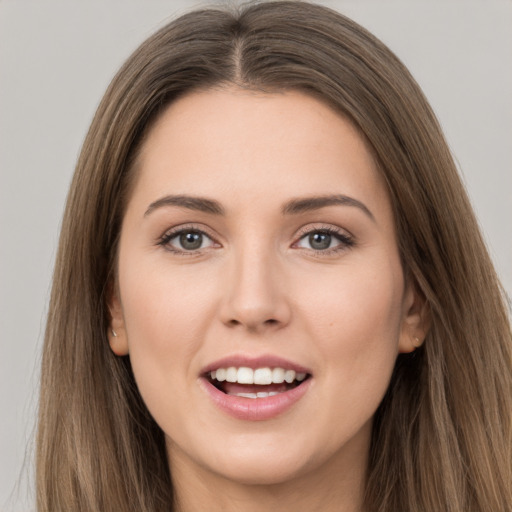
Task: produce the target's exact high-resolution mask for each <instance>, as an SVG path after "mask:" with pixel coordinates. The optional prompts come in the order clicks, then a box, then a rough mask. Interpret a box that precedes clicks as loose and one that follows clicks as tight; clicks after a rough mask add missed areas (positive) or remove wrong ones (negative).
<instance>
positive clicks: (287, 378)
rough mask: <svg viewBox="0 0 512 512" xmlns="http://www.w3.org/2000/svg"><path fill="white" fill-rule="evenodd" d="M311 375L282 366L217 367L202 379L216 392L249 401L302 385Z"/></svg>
mask: <svg viewBox="0 0 512 512" xmlns="http://www.w3.org/2000/svg"><path fill="white" fill-rule="evenodd" d="M310 377H311V374H309V373H307V372H304V371H296V370H293V369H290V368H286V367H281V366H275V367H270V366H264V367H260V368H250V367H248V366H240V367H236V366H227V367H218V368H216V369H214V370H211V371H208V372H206V374H205V375H204V378H205V379H206V380H208V382H209V383H210V384H211V385H212V386H214V387H215V388H216V389H217V390H219V391H221V392H222V393H224V394H226V395H229V396H236V397H240V398H248V399H263V398H270V397H274V396H277V395H280V394H282V393H286V392H288V391H291V390H293V389H295V388H297V387H299V386H301V385H303V384H304V383H305V382H306V381H307V380H308V379H310Z"/></svg>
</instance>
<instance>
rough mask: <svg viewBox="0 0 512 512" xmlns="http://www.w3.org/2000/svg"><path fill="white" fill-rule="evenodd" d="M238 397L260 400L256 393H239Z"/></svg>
mask: <svg viewBox="0 0 512 512" xmlns="http://www.w3.org/2000/svg"><path fill="white" fill-rule="evenodd" d="M236 396H241V397H242V398H258V396H257V394H256V393H237V394H236Z"/></svg>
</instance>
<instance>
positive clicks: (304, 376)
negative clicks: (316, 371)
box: [295, 373, 306, 382]
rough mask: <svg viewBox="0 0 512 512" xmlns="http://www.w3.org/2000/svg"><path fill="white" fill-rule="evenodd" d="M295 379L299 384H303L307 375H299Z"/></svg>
mask: <svg viewBox="0 0 512 512" xmlns="http://www.w3.org/2000/svg"><path fill="white" fill-rule="evenodd" d="M295 378H296V379H297V380H298V381H299V382H302V381H303V380H304V379H305V378H306V374H305V373H297V375H295Z"/></svg>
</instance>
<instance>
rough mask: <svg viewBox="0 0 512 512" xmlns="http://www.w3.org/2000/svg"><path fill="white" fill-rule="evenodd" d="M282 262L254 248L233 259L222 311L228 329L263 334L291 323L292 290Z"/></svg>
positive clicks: (266, 252)
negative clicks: (287, 282)
mask: <svg viewBox="0 0 512 512" xmlns="http://www.w3.org/2000/svg"><path fill="white" fill-rule="evenodd" d="M278 259H279V258H278V257H277V256H276V255H272V253H271V251H269V250H264V249H263V248H261V249H257V248H254V247H253V248H246V249H244V250H242V251H240V252H239V253H238V254H236V255H233V259H232V261H231V262H230V269H229V271H228V279H227V282H226V283H225V285H226V287H225V292H224V294H223V300H222V304H221V307H220V317H221V320H222V322H223V323H224V324H225V325H226V326H228V327H230V328H240V329H246V330H247V331H250V332H253V333H263V332H266V331H268V330H277V329H280V328H282V327H284V326H285V325H287V324H288V323H289V321H290V318H291V308H290V303H289V300H288V298H287V297H288V293H287V292H288V290H287V287H286V279H285V276H284V272H283V271H282V268H280V264H279V261H278Z"/></svg>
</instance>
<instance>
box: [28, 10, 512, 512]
mask: <svg viewBox="0 0 512 512" xmlns="http://www.w3.org/2000/svg"><path fill="white" fill-rule="evenodd" d="M511 379H512V372H511V334H510V326H509V322H508V318H507V313H506V308H505V305H504V301H503V297H502V294H501V290H500V286H499V283H498V280H497V278H496V276H495V273H494V270H493V267H492V264H491V263H490V260H489V257H488V255H487V252H486V249H485V247H484V244H483V242H482V239H481V236H480V234H479V231H478V228H477V224H476V221H475V219H474V215H473V213H472V210H471V207H470V205H469V203H468V200H467V197H466V195H465V193H464V190H463V187H462V185H461V183H460V179H459V178H458V176H457V173H456V169H455V166H454V164H453V161H452V158H451V156H450V154H449V151H448V149H447V146H446V143H445V142H444V139H443V136H442V133H441V131H440V128H439V126H438V124H437V121H436V119H435V117H434V115H433V114H432V112H431V110H430V108H429V106H428V104H427V103H426V100H425V99H424V97H423V95H422V93H421V91H420V90H419V88H418V86H417V85H416V84H415V82H414V80H413V79H412V78H411V77H410V75H409V73H408V72H407V71H406V70H405V68H404V67H403V65H402V64H401V63H400V62H399V61H398V60H397V59H396V57H395V56H394V55H393V54H392V53H391V52H390V51H389V50H388V49H387V48H385V47H384V46H383V45H382V43H380V42H379V41H377V40H376V39H375V38H374V37H373V36H371V35H370V34H368V33H367V32H366V31H365V30H363V29H362V28H361V27H359V26H357V25H356V24H355V23H353V22H352V21H350V20H348V19H346V18H344V17H342V16H341V15H339V14H337V13H335V12H333V11H330V10H328V9H326V8H324V7H319V6H315V5H310V4H303V3H296V2H272V3H263V4H259V5H257V4H256V5H253V6H249V7H247V8H245V9H243V10H241V11H240V12H239V13H232V12H226V11H224V10H217V9H213V10H203V11H198V12H195V13H190V14H188V15H185V16H183V17H181V18H180V19H178V20H176V21H174V22H172V23H170V24H169V25H167V26H166V27H164V28H163V29H161V30H160V31H159V32H158V33H157V34H155V35H154V36H153V37H151V38H150V39H149V40H148V41H146V42H145V43H144V44H143V45H142V46H141V47H140V48H139V49H138V50H137V51H136V52H135V53H134V54H133V55H132V57H131V58H130V59H129V60H128V61H127V62H126V64H125V65H124V66H123V68H122V69H121V70H120V72H119V73H118V75H117V76H116V77H115V79H114V80H113V82H112V84H111V86H110V87H109V90H108V91H107V93H106V95H105V98H104V100H103V101H102V103H101V105H100V107H99V109H98V112H97V114H96V116H95V119H94V121H93V123H92V126H91V129H90V131H89V134H88V136H87V138H86V141H85V143H84V147H83V150H82V154H81V156H80V159H79V162H78V166H77V170H76V173H75V178H74V181H73V183H72V186H71V191H70V195H69V198H68V204H67V209H66V213H65V217H64V222H63V227H62V234H61V242H60V248H59V254H58V258H57V263H56V270H55V277H54V287H53V292H52V301H51V307H50V313H49V319H48V326H47V333H46V341H45V349H44V358H43V376H42V388H41V406H40V419H39V435H38V463H37V478H38V503H39V509H40V510H52V511H55V510H88V511H90V510H147V511H150V510H151V511H155V510H181V511H188V510H217V509H219V510H220V509H221V508H222V510H248V511H250V510H262V509H263V508H265V509H268V508H270V509H272V510H289V509H291V508H292V507H294V508H295V509H298V510H315V509H322V510H347V511H348V510H350V511H370V512H374V511H390V512H391V511H393V512H396V511H427V510H429V511H430V510H446V511H450V510H452V511H461V510H471V511H478V512H483V511H489V512H490V511H493V512H495V511H505V510H507V508H509V507H510V505H511V504H512V497H511V493H512V491H511V486H510V477H511V469H512V468H511V460H512V459H511V443H510V441H511V434H512V428H511V416H510V411H511V398H510V397H511V396H512V394H511V391H512V381H511Z"/></svg>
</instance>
